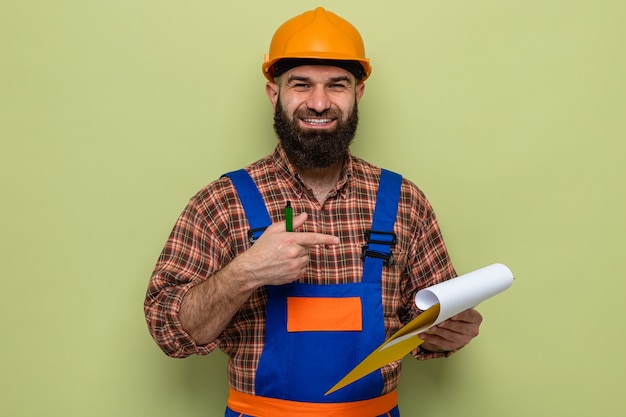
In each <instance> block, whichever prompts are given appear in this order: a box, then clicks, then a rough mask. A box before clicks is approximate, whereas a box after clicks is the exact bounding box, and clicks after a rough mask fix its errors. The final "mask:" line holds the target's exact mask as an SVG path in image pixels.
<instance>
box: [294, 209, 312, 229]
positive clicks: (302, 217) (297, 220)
mask: <svg viewBox="0 0 626 417" xmlns="http://www.w3.org/2000/svg"><path fill="white" fill-rule="evenodd" d="M308 217H309V216H308V214H306V212H302V213H300V214H298V215H297V216H295V217H294V218H293V222H292V224H293V229H294V230H296V229H297V228H298V227H300V226H302V225H303V224H304V222H306V219H307V218H308Z"/></svg>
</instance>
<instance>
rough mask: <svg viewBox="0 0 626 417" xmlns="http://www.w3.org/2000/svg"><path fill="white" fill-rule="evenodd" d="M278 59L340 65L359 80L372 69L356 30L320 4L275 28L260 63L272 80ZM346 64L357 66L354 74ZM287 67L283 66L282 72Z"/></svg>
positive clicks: (295, 63) (290, 65)
mask: <svg viewBox="0 0 626 417" xmlns="http://www.w3.org/2000/svg"><path fill="white" fill-rule="evenodd" d="M281 60H287V61H286V62H288V61H291V64H288V68H287V69H289V68H293V67H294V66H297V65H305V64H306V63H307V62H308V60H312V61H320V63H325V64H328V65H336V66H340V67H342V68H346V69H348V70H349V71H350V72H352V73H354V74H355V75H356V76H357V79H360V80H361V81H364V80H365V79H367V77H369V76H370V74H371V73H372V67H371V66H370V60H369V58H366V57H365V46H364V45H363V39H362V38H361V35H360V34H359V31H358V30H357V29H356V28H355V27H354V26H353V25H352V24H351V23H350V22H348V21H347V20H345V19H343V18H341V17H339V16H337V15H336V14H335V13H332V12H329V11H327V10H325V9H324V8H322V7H318V8H317V9H315V10H309V11H307V12H304V13H303V14H301V15H299V16H296V17H293V18H291V19H289V20H288V21H286V22H285V23H283V24H282V25H281V26H280V27H279V28H278V29H277V30H276V33H274V37H273V38H272V43H271V44H270V53H269V54H266V55H265V62H264V63H263V66H262V69H263V75H265V78H267V79H268V80H270V81H273V80H274V72H275V70H276V64H277V63H278V62H279V61H281ZM355 63H358V64H357V65H354V64H355ZM359 64H360V65H359ZM350 65H352V66H353V67H354V66H356V67H358V75H357V74H356V73H355V71H353V68H352V67H351V66H350ZM287 69H285V68H283V69H282V72H284V71H286V70H287Z"/></svg>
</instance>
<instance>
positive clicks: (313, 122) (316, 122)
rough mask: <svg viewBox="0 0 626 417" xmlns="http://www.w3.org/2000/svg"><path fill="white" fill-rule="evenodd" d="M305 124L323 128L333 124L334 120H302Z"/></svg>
mask: <svg viewBox="0 0 626 417" xmlns="http://www.w3.org/2000/svg"><path fill="white" fill-rule="evenodd" d="M301 120H302V121H303V122H304V123H307V124H310V125H316V126H323V125H327V124H329V123H332V122H333V119H301Z"/></svg>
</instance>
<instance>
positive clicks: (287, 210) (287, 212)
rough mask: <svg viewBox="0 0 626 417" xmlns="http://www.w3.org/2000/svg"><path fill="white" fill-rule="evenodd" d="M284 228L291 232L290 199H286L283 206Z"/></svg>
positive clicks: (291, 211)
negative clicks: (285, 203)
mask: <svg viewBox="0 0 626 417" xmlns="http://www.w3.org/2000/svg"><path fill="white" fill-rule="evenodd" d="M285 228H286V229H287V231H288V232H293V209H292V208H291V201H287V205H286V206H285Z"/></svg>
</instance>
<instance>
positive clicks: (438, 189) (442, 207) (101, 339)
mask: <svg viewBox="0 0 626 417" xmlns="http://www.w3.org/2000/svg"><path fill="white" fill-rule="evenodd" d="M319 3H320V4H321V5H324V6H326V7H327V8H328V9H330V10H333V11H335V12H337V13H338V14H340V15H342V16H344V17H345V18H347V19H348V20H350V21H351V22H353V23H354V24H355V25H356V26H357V27H358V28H359V30H360V31H361V33H362V34H363V37H364V39H365V42H366V49H367V54H368V56H369V57H370V58H371V60H372V65H373V68H374V72H373V75H372V77H371V78H370V79H369V80H368V81H367V88H366V94H365V97H364V99H363V101H362V102H361V106H360V109H361V124H360V127H359V132H358V135H357V139H356V143H355V145H354V147H353V151H354V153H355V154H357V155H359V156H362V157H364V158H366V159H368V160H370V161H371V162H374V163H376V164H378V165H381V166H384V167H386V168H389V169H393V170H396V171H399V172H401V173H402V174H404V175H405V176H406V177H408V178H410V179H412V180H413V181H415V182H416V183H417V184H418V185H419V186H420V187H421V188H422V189H423V190H424V191H425V192H426V194H427V195H428V196H429V198H430V200H431V202H432V204H433V205H434V207H435V210H436V212H437V214H438V216H439V220H440V223H441V226H442V229H443V232H444V235H445V237H446V241H447V243H448V246H449V250H450V252H451V255H452V257H453V260H454V262H455V265H456V268H457V270H458V272H459V273H464V272H469V271H471V270H473V269H476V268H479V267H482V266H485V265H487V264H491V263H494V262H502V263H504V264H506V265H508V266H509V267H510V268H511V269H512V270H513V272H514V274H515V276H516V280H515V283H514V284H513V287H512V288H511V289H509V290H508V291H506V292H505V293H503V294H501V295H499V296H497V297H495V298H493V299H490V300H488V301H486V302H485V303H483V304H482V305H481V306H480V307H479V310H480V311H481V313H482V314H483V315H484V317H485V320H484V324H483V326H482V328H481V335H480V337H478V338H477V339H476V340H474V341H473V342H472V343H471V344H470V346H468V347H467V348H466V349H464V350H462V351H461V352H460V353H458V354H457V355H455V356H453V357H451V358H449V359H446V360H436V361H429V362H418V361H413V360H407V361H405V365H404V373H403V379H402V382H401V388H400V401H401V408H402V411H403V415H404V416H418V415H428V416H431V417H443V416H446V417H449V416H470V417H472V416H481V417H490V416H493V417H503V416H506V417H516V416H524V417H542V416H569V417H576V416H589V415H602V416H623V415H624V414H625V413H626V402H625V400H624V386H626V366H625V364H624V359H623V347H624V345H625V344H626V343H625V342H626V340H625V339H626V337H625V335H624V333H625V332H624V330H625V326H624V322H623V318H624V313H625V312H626V311H625V308H624V301H623V299H624V293H625V292H626V284H625V279H624V276H623V267H622V264H623V259H624V255H623V252H624V246H625V245H624V235H625V234H626V219H625V213H626V191H625V189H624V188H625V184H626V168H625V167H624V159H625V158H624V156H625V151H626V145H625V139H626V81H625V75H624V74H626V48H625V41H626V29H625V28H626V26H625V24H624V22H625V21H626V2H624V1H623V0H595V1H592V0H569V1H567V0H560V1H559V0H528V1H504V0H474V1H467V0H450V1H425V0H418V1H408V0H407V1H386V2H381V1H373V0H366V1H360V2H353V1H326V2H324V3H322V2H319ZM317 5H318V2H311V1H294V0H291V1H288V0H274V1H272V2H259V1H252V0H250V1H238V0H230V1H221V2H217V1H199V0H181V1H177V2H173V1H162V0H156V1H155V0H152V1H148V0H143V1H141V0H123V1H122V0H108V1H93V0H92V1H89V0H83V1H80V0H56V1H43V0H33V1H27V0H3V1H2V2H0V186H1V191H2V194H1V195H2V197H1V206H0V207H1V216H0V257H1V264H0V274H1V275H0V276H1V279H2V281H1V282H2V288H1V289H0V309H1V310H0V312H1V316H0V319H1V328H0V334H1V335H2V348H1V351H0V396H1V398H0V414H1V415H3V416H8V417H9V416H10V417H14V416H129V417H130V416H151V417H158V416H171V415H177V416H219V415H222V413H223V408H224V403H225V397H226V392H227V387H226V371H225V356H224V355H223V354H221V353H215V354H212V355H209V356H208V357H192V358H188V359H185V360H176V359H170V358H167V357H166V356H164V355H163V354H162V353H161V352H160V350H159V349H158V348H157V347H156V345H155V344H154V343H153V341H152V340H151V338H150V336H149V334H148V331H147V329H146V325H145V323H144V318H143V311H142V303H143V297H144V293H145V289H146V286H147V283H148V278H149V275H150V272H151V270H152V267H153V265H154V263H155V261H156V258H157V256H158V254H159V252H160V250H161V248H162V246H163V243H164V242H165V239H166V238H167V236H168V234H169V232H170V230H171V227H172V226H173V223H174V221H175V219H176V218H177V216H178V214H179V213H180V211H181V210H182V208H183V206H184V205H185V203H186V201H187V199H188V198H189V197H190V196H191V195H192V194H194V193H195V192H196V191H197V190H198V189H199V188H200V187H202V186H203V185H204V184H206V183H208V182H210V181H212V180H214V179H215V178H217V177H218V176H219V175H220V174H222V173H223V172H226V171H228V170H232V169H236V168H239V167H241V166H243V165H245V164H247V163H249V162H252V161H254V160H256V159H258V158H259V157H261V156H263V155H265V154H267V153H269V152H271V150H272V149H273V147H274V144H275V138H274V134H273V131H272V127H271V107H270V105H269V103H268V102H267V99H266V97H265V94H264V78H263V76H262V74H261V72H260V65H261V62H262V59H263V54H264V53H265V52H267V49H268V46H269V42H270V39H271V35H272V34H273V32H274V30H275V29H276V28H277V27H278V26H279V25H280V24H281V23H282V22H283V21H285V20H286V19H288V18H290V17H292V16H294V15H296V14H298V13H300V12H302V11H304V10H307V9H310V8H313V7H314V6H317Z"/></svg>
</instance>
